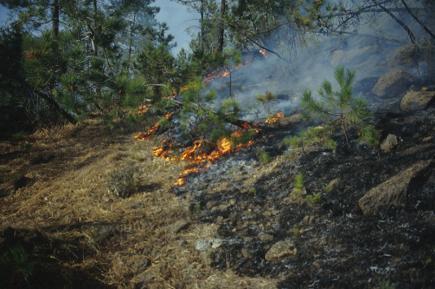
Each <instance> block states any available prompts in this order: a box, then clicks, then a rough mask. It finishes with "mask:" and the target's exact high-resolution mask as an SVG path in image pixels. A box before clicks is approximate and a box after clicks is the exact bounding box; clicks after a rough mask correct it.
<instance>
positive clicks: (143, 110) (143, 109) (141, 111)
mask: <svg viewBox="0 0 435 289" xmlns="http://www.w3.org/2000/svg"><path fill="white" fill-rule="evenodd" d="M149 109H150V107H149V106H148V105H147V104H142V105H140V106H139V107H138V109H137V114H138V115H144V114H146V113H147V112H148V110H149Z"/></svg>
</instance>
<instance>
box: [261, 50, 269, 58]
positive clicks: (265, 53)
mask: <svg viewBox="0 0 435 289" xmlns="http://www.w3.org/2000/svg"><path fill="white" fill-rule="evenodd" d="M258 52H260V54H261V55H262V56H263V57H266V56H267V55H269V52H267V50H266V49H264V48H261V49H260V50H259V51H258Z"/></svg>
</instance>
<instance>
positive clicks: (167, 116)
mask: <svg viewBox="0 0 435 289" xmlns="http://www.w3.org/2000/svg"><path fill="white" fill-rule="evenodd" d="M173 115H174V113H172V112H168V113H166V114H165V115H164V116H163V117H164V118H165V119H166V120H170V119H171V118H172V116H173ZM159 128H160V121H158V122H156V123H155V124H154V125H153V126H152V127H150V128H149V129H148V130H147V131H146V132H139V133H137V134H135V135H134V139H135V140H147V139H149V138H150V137H151V136H152V135H153V134H155V133H156V132H157V131H158V130H159Z"/></svg>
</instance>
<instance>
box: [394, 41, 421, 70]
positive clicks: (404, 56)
mask: <svg viewBox="0 0 435 289" xmlns="http://www.w3.org/2000/svg"><path fill="white" fill-rule="evenodd" d="M421 56H422V53H421V51H420V49H419V48H418V46H417V45H415V44H407V45H404V46H402V47H399V48H397V49H396V50H395V51H394V52H393V54H392V57H391V58H390V60H389V65H390V66H391V67H395V66H399V65H404V66H416V65H417V63H418V62H419V61H420V60H421V58H422V57H421Z"/></svg>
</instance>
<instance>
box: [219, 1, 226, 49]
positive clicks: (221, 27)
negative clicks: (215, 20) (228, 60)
mask: <svg viewBox="0 0 435 289" xmlns="http://www.w3.org/2000/svg"><path fill="white" fill-rule="evenodd" d="M226 10H227V1H226V0H221V16H220V20H219V34H218V37H219V38H218V53H220V54H222V53H223V52H224V44H225V15H226Z"/></svg>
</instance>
